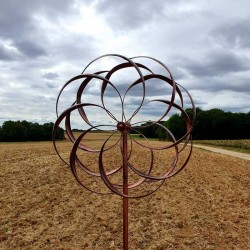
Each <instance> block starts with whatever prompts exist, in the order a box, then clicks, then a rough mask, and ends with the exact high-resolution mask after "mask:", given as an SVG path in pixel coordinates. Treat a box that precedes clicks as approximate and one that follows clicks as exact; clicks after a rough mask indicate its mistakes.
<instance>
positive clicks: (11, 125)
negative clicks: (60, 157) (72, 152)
mask: <svg viewBox="0 0 250 250" xmlns="http://www.w3.org/2000/svg"><path fill="white" fill-rule="evenodd" d="M53 126H54V123H53V122H50V123H44V124H43V125H41V124H38V123H36V122H35V123H32V122H28V121H25V120H24V121H5V122H4V123H3V125H2V126H0V141H7V142H12V141H49V140H52V130H53ZM56 139H57V140H62V139H64V130H63V129H62V128H59V129H57V131H56Z"/></svg>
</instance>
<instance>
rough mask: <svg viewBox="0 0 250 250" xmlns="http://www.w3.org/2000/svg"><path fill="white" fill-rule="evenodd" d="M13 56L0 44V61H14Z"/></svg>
mask: <svg viewBox="0 0 250 250" xmlns="http://www.w3.org/2000/svg"><path fill="white" fill-rule="evenodd" d="M14 59H15V56H14V55H13V53H11V51H9V50H7V49H6V48H5V47H4V46H3V45H1V44H0V60H2V61H11V60H14Z"/></svg>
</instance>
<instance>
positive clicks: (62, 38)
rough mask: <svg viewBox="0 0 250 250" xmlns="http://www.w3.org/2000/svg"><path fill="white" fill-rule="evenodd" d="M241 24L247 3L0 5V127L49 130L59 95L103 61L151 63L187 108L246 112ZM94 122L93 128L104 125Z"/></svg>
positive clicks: (249, 53)
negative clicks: (172, 82)
mask: <svg viewBox="0 0 250 250" xmlns="http://www.w3.org/2000/svg"><path fill="white" fill-rule="evenodd" d="M249 17H250V2H249V1H247V0H239V1H236V2H233V1H232V2H230V4H228V1H225V0H222V1H219V2H218V1H215V0H211V1H198V0H189V1H184V0H176V1H172V0H171V1H163V0H160V1H152V0H146V1H143V2H142V1H138V0H128V1H116V0H109V1H106V0H95V1H91V2H89V1H77V0H75V1H64V2H63V3H62V1H58V0H52V1H48V0H47V1H41V0H38V1H31V0H24V1H21V2H19V1H14V0H3V1H1V9H0V67H1V74H0V86H1V88H0V102H1V105H0V113H1V115H0V124H1V123H2V122H3V121H4V120H8V119H12V120H23V119H26V120H29V121H39V122H47V121H54V119H55V100H56V96H57V94H58V91H59V89H60V87H62V86H63V84H64V83H65V82H66V81H67V80H69V79H70V78H72V77H74V76H75V75H77V74H80V73H81V72H82V70H83V69H84V68H85V66H86V65H87V64H88V63H89V62H90V61H91V60H93V59H94V58H96V57H98V56H100V55H103V54H107V53H117V54H123V55H125V56H127V57H132V56H137V55H146V56H152V57H155V58H157V59H159V60H160V61H162V62H163V63H165V64H166V65H167V66H168V67H169V69H170V70H171V72H172V73H173V74H174V77H175V79H177V81H179V82H180V84H182V85H183V86H185V87H186V88H187V89H188V90H190V92H191V93H192V94H193V95H194V100H195V101H196V103H197V106H200V107H201V108H204V109H208V108H212V107H218V108H222V109H224V110H231V111H233V112H248V111H249V110H250V106H249V104H248V102H249V101H247V98H249V92H250V91H249V83H250V71H249V66H250V43H249V39H248V38H249V36H250V28H249V25H248V23H249V20H250V18H249ZM117 62H121V60H116V59H112V60H106V59H103V60H100V61H99V64H98V65H97V64H95V63H93V65H91V66H90V67H89V68H88V72H92V73H94V72H95V71H96V70H110V67H112V65H114V64H115V63H117ZM147 63H149V62H147ZM151 66H152V67H153V68H154V70H159V72H163V70H162V69H159V68H157V66H155V65H151ZM134 77H136V75H132V74H131V75H130V74H129V77H127V76H124V75H122V74H121V75H120V76H119V77H118V76H117V77H116V78H114V81H115V80H116V82H117V84H118V85H119V88H120V89H122V90H123V91H124V90H125V89H126V84H128V83H127V82H126V81H133V78H134ZM93 86H94V85H93ZM96 88H97V85H96V86H94V87H93V88H92V89H90V90H89V91H90V92H89V93H86V99H87V100H94V98H97V97H96V96H97V93H98V90H97V89H96ZM150 91H151V89H150ZM152 91H153V90H152ZM158 91H159V90H158ZM99 92H100V91H99ZM67 93H68V96H67V94H66V96H65V97H64V98H65V100H68V102H67V105H70V104H68V103H70V102H71V101H72V100H74V98H75V97H74V95H73V92H72V91H69V92H67ZM109 94H110V95H109V97H110V99H109V105H110V106H112V102H113V98H112V94H111V92H110V93H109ZM135 96H136V93H134V96H132V95H131V96H130V98H132V97H133V98H134V97H135ZM131 100H132V99H131ZM65 107H66V104H65ZM131 108H132V106H131ZM145 110H146V109H145ZM114 112H118V111H116V110H115V108H114ZM145 113H147V111H145V112H144V114H143V115H145ZM152 113H153V114H154V113H155V114H156V112H151V113H150V112H149V111H148V116H147V115H146V116H145V119H146V118H150V116H149V114H150V115H152ZM95 114H96V115H93V120H95V121H96V122H97V121H98V119H100V117H101V119H104V118H103V116H102V115H100V114H98V112H97V111H96V112H95ZM98 115H99V116H98ZM97 123H98V122H97ZM77 124H78V125H79V123H78V122H76V123H75V125H77ZM78 125H77V126H78Z"/></svg>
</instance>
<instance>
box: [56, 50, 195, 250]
mask: <svg viewBox="0 0 250 250" xmlns="http://www.w3.org/2000/svg"><path fill="white" fill-rule="evenodd" d="M101 58H118V59H121V60H122V61H123V62H122V63H119V64H117V65H116V66H114V67H112V68H111V69H110V70H105V71H98V72H95V73H93V74H89V73H85V71H86V70H87V69H88V68H89V67H90V65H93V64H95V63H96V62H97V61H98V60H100V59H101ZM140 59H147V60H150V61H153V62H154V63H156V64H157V65H158V66H160V67H161V68H162V69H163V71H164V74H155V73H154V72H153V71H152V70H151V69H150V68H148V67H147V66H146V65H144V64H141V63H139V62H136V61H138V60H140ZM126 68H132V69H134V70H135V72H137V76H136V78H135V79H134V81H132V82H130V83H129V84H128V86H127V88H126V90H125V93H124V95H121V94H120V92H119V91H118V88H117V86H116V84H115V83H114V82H112V80H111V78H112V76H113V75H114V74H115V73H117V72H120V71H123V70H124V69H126ZM97 80H98V81H100V82H101V93H100V100H101V104H96V103H95V102H91V103H90V102H84V101H82V100H84V95H85V92H84V91H85V90H86V88H87V86H90V85H91V84H93V82H94V81H97ZM150 80H151V81H152V80H153V81H155V84H157V81H162V82H164V84H165V85H164V86H166V93H168V94H169V99H161V98H159V99H153V100H149V101H148V100H147V98H146V89H147V81H149V82H150ZM76 81H81V84H80V86H79V88H78V89H77V93H76V99H75V101H74V103H73V104H72V105H71V106H70V107H68V108H67V109H66V110H64V111H63V112H62V113H61V114H58V103H59V101H60V97H61V94H62V93H63V91H64V90H65V88H66V87H67V86H69V85H73V84H74V82H76ZM137 87H140V89H141V93H142V96H141V98H140V100H139V105H138V107H137V108H136V109H135V111H134V112H133V113H132V114H131V115H129V116H128V115H126V110H125V105H124V103H125V99H126V97H127V96H128V93H131V92H133V90H135V89H136V88H137ZM107 88H109V89H110V88H111V89H112V90H113V91H114V93H116V95H117V99H118V101H119V102H120V103H121V114H119V115H120V117H121V119H118V118H117V114H114V113H112V112H111V111H110V110H109V109H108V108H107V105H105V98H104V97H105V94H106V93H107ZM169 89H171V90H170V91H169ZM184 96H185V97H187V98H188V101H189V103H190V104H191V107H192V108H191V109H190V111H191V114H190V112H187V111H186V110H185V108H184V98H183V97H184ZM177 99H178V100H179V103H177V102H176V100H177ZM93 101H95V100H93ZM148 104H156V105H164V106H165V109H164V111H163V112H162V114H161V116H160V118H159V119H158V120H157V121H152V122H148V123H146V124H145V123H144V124H143V121H140V122H133V120H134V119H135V118H136V116H137V115H138V114H139V112H140V110H141V109H142V108H143V107H145V106H146V105H148ZM91 107H94V108H98V109H100V110H102V111H104V112H106V114H107V115H108V116H109V117H110V118H111V119H112V120H113V122H114V125H110V124H108V125H107V124H105V123H104V124H103V125H93V124H92V122H91V120H90V119H89V117H88V115H87V112H86V109H87V108H91ZM172 109H176V110H177V111H178V112H180V113H181V117H182V118H183V120H184V122H185V134H183V135H182V137H181V138H178V139H177V138H176V137H175V135H174V134H173V133H172V132H171V131H170V130H169V129H168V128H166V127H165V126H163V125H162V123H161V121H163V119H166V118H167V116H169V114H170V112H171V110H172ZM73 111H76V112H78V113H79V115H80V117H81V119H82V122H83V123H84V124H85V125H87V126H88V127H89V128H88V129H87V130H85V131H84V132H82V133H81V134H80V135H79V136H78V137H77V138H75V135H74V134H73V132H72V128H71V114H72V112H73ZM56 112H57V117H58V118H57V120H56V122H55V125H54V129H53V135H52V136H53V144H54V148H55V150H56V152H57V154H58V156H59V157H60V158H61V159H62V161H63V162H64V163H65V164H67V165H68V166H69V167H70V169H71V171H72V174H73V175H74V177H75V178H76V180H77V182H78V183H79V184H80V185H81V187H84V188H86V189H87V190H89V191H91V192H94V193H98V194H103V193H105V192H103V191H95V190H92V189H91V188H90V187H89V186H87V185H86V184H84V183H83V181H82V179H81V178H80V177H79V170H80V171H83V172H85V173H87V174H88V175H90V176H95V177H97V178H99V179H100V180H102V181H103V182H104V184H105V185H106V187H107V190H109V192H108V193H111V194H112V193H113V194H117V195H119V196H121V197H122V199H123V248H124V249H125V250H127V249H128V199H129V198H142V197H145V196H147V195H150V194H152V193H153V192H155V191H156V190H157V189H159V187H161V186H162V184H163V183H164V181H165V180H166V179H168V178H170V177H173V176H175V175H176V174H178V173H179V172H180V171H181V170H182V169H183V168H184V167H185V166H186V165H187V163H188V161H189V159H190V156H191V153H192V138H191V132H192V129H193V124H194V119H195V113H196V112H195V105H194V102H193V100H192V98H191V96H190V94H189V93H188V92H187V90H186V89H185V88H184V87H182V86H181V85H180V84H178V83H176V82H175V81H174V78H173V76H172V74H171V72H170V70H169V69H168V68H167V67H166V66H165V65H164V64H163V63H161V62H160V61H158V60H157V59H154V58H152V57H147V56H138V57H133V58H127V57H125V56H122V55H117V54H108V55H103V56H100V57H98V58H96V59H95V60H93V61H92V62H90V63H89V64H88V65H87V66H86V68H85V69H84V71H83V72H82V74H80V75H77V76H75V77H73V78H72V79H70V80H69V81H68V82H66V83H65V85H64V86H63V87H62V89H61V91H60V92H59V95H58V98H57V102H56ZM62 121H64V122H65V129H66V134H67V135H68V138H69V140H70V141H71V142H72V144H73V146H72V149H71V152H70V157H69V159H68V161H66V160H64V159H63V157H62V156H61V155H60V152H59V150H58V147H57V145H56V140H55V135H56V130H57V128H58V127H59V125H60V124H61V122H62ZM141 124H142V125H141ZM151 126H152V127H155V126H158V127H160V128H161V129H162V130H163V131H164V132H165V133H166V134H167V137H168V139H169V141H168V142H166V143H164V145H163V146H154V145H153V144H152V143H151V142H150V141H148V140H147V138H146V137H145V136H144V135H143V134H142V132H141V130H140V129H141V128H142V127H151ZM104 127H105V128H110V129H109V132H110V136H108V138H107V139H105V140H104V141H103V144H102V146H101V147H100V149H94V148H92V147H89V146H87V145H86V144H85V139H86V138H87V136H88V134H90V133H91V132H93V131H96V130H98V131H102V129H103V128H104ZM134 133H136V134H139V135H140V137H142V138H144V139H145V140H147V144H146V145H145V144H143V143H142V142H141V140H137V139H136V138H134V137H132V136H131V134H134ZM115 134H119V136H118V137H116V138H117V139H116V140H115V142H114V143H112V144H111V146H108V143H109V141H110V140H111V138H113V135H115ZM189 143H190V145H188V144H189ZM128 144H129V146H128ZM134 144H136V145H140V146H141V147H143V148H145V150H146V149H147V150H149V152H150V163H149V167H148V169H147V170H146V171H145V170H144V171H143V170H141V169H140V168H138V167H137V166H136V165H135V164H134V163H131V161H130V159H131V158H130V157H131V154H132V152H133V145H134ZM116 145H120V155H121V159H122V164H121V165H120V166H117V167H116V168H114V169H111V170H108V171H107V170H106V169H105V167H106V166H105V163H104V160H103V157H104V153H105V152H108V151H109V150H111V149H113V148H114V147H115V146H116ZM167 149H173V150H174V152H175V156H174V158H173V160H172V161H171V162H170V163H169V165H167V166H166V167H165V170H164V172H163V173H162V174H161V175H154V174H152V173H153V170H154V167H155V157H154V152H155V151H161V150H167ZM185 149H187V151H188V154H187V156H186V159H185V160H184V161H183V162H181V164H180V165H178V163H179V162H178V160H179V156H180V154H182V152H184V150H185ZM79 151H84V152H88V153H93V154H98V162H97V164H98V168H99V171H94V170H92V169H91V168H90V167H89V166H87V165H86V164H84V163H83V162H82V160H81V159H80V157H78V152H79ZM77 169H79V170H78V171H77ZM129 171H131V172H133V174H135V175H137V176H138V179H137V180H136V181H133V182H130V180H129V178H128V177H129V174H128V173H129ZM118 174H119V175H120V176H121V179H122V182H121V183H113V182H112V180H111V178H110V177H112V175H118ZM143 183H154V184H155V183H158V186H156V187H154V189H152V190H149V191H146V192H145V193H140V194H136V195H131V194H130V192H129V191H130V190H131V191H132V190H135V189H136V188H138V187H139V186H140V185H142V184H143ZM106 193H107V192H106Z"/></svg>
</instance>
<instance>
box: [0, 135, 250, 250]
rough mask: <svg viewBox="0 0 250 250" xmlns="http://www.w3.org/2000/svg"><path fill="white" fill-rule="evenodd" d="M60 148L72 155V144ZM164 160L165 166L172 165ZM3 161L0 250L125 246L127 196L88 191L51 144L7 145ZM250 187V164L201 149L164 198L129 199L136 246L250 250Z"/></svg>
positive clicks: (0, 148) (139, 156)
mask: <svg viewBox="0 0 250 250" xmlns="http://www.w3.org/2000/svg"><path fill="white" fill-rule="evenodd" d="M99 136H100V135H98V136H97V138H99ZM155 143H158V142H155ZM159 144H160V142H159ZM96 145H97V144H96ZM98 145H99V144H98ZM98 145H97V146H98ZM59 148H60V150H61V151H62V154H63V156H64V157H67V155H68V153H67V152H68V151H69V150H70V148H71V144H70V143H69V142H67V141H65V142H59ZM166 155H167V154H166ZM158 156H159V160H156V165H157V166H158V167H160V166H161V165H163V166H164V164H166V162H167V161H168V160H169V159H168V157H165V156H164V155H161V154H159V155H158ZM83 157H85V159H86V161H87V162H88V164H90V163H93V164H94V165H95V160H96V157H94V158H93V157H91V156H89V157H87V156H86V155H85V156H84V155H83ZM86 157H87V158H86ZM132 157H134V158H132V160H133V161H134V162H138V164H139V163H142V165H144V164H146V161H147V160H148V156H147V153H145V155H144V153H143V152H141V151H138V153H135V155H134V156H132ZM0 159H1V161H0V170H1V171H0V178H1V179H0V249H4V250H7V249H8V250H13V249H37V250H38V249H39V250H40V249H43V250H46V249H60V250H66V249H74V250H78V249H96V250H98V249H122V220H121V218H122V199H121V198H120V197H119V196H116V195H96V194H92V193H90V192H89V191H87V190H84V189H81V188H80V186H79V185H78V184H77V183H76V181H75V179H74V177H73V176H72V174H71V171H70V169H69V168H68V167H67V166H65V165H64V164H62V162H61V161H60V160H59V159H58V157H57V155H56V154H55V151H54V149H53V147H52V144H51V142H38V143H1V144H0ZM108 160H109V161H111V163H110V164H111V165H112V164H113V165H116V164H119V160H120V158H119V157H118V158H117V156H116V154H114V153H112V154H111V155H108V157H107V161H108ZM143 161H145V162H143ZM83 178H84V177H83ZM87 183H88V180H87ZM89 184H90V185H91V187H92V188H98V187H99V185H101V184H99V182H97V181H95V182H94V183H91V182H90V181H89ZM102 187H103V188H105V187H104V186H102ZM249 187H250V161H247V160H244V159H239V158H234V157H231V156H226V155H222V154H214V153H212V152H208V151H204V150H202V149H198V148H195V149H194V152H193V154H192V157H191V159H190V162H189V163H188V165H187V167H186V168H185V169H184V170H183V171H182V172H180V173H179V174H178V175H177V176H175V177H173V178H171V179H169V180H168V181H166V182H165V183H164V185H163V186H162V187H161V188H160V189H159V190H158V191H157V192H156V193H154V194H153V195H151V196H149V197H146V198H142V199H132V200H130V201H129V248H130V249H152V250H165V249H190V250H191V249H192V250H195V249H219V250H220V249H221V250H223V249H225V250H228V249H232V250H233V249H235V250H236V249H238V250H248V249H250V218H249V217H250V194H249V193H250V192H249ZM142 191H143V190H142Z"/></svg>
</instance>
